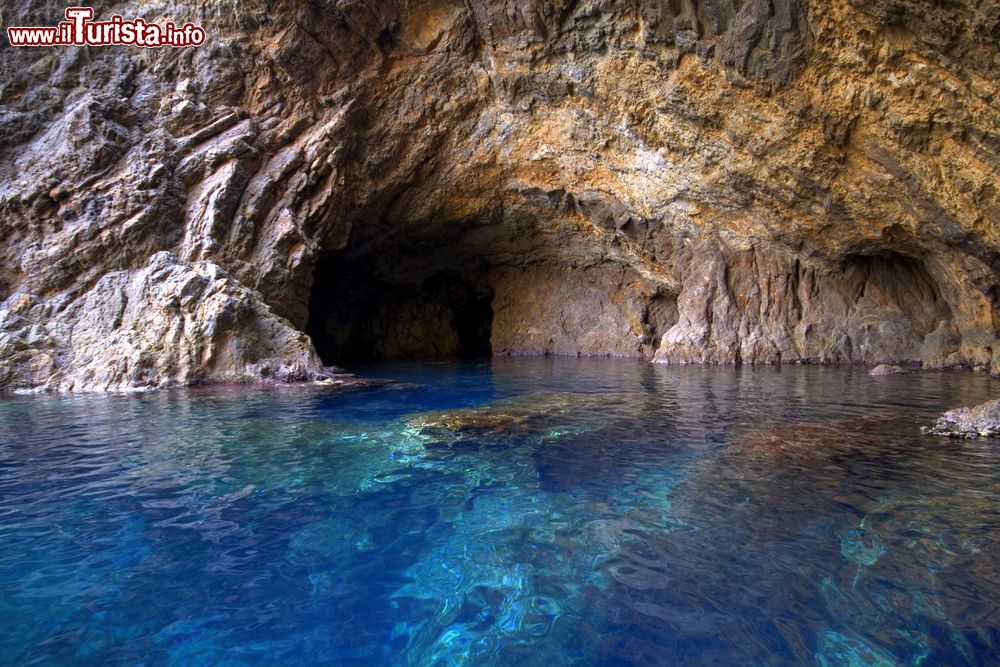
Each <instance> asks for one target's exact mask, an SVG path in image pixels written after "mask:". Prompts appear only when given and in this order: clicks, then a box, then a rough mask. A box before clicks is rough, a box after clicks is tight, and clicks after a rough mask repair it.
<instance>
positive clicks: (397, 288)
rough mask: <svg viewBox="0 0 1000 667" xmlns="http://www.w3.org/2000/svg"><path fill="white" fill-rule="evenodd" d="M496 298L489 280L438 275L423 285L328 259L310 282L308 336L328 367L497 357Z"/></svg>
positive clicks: (367, 265)
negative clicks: (493, 345) (494, 351)
mask: <svg viewBox="0 0 1000 667" xmlns="http://www.w3.org/2000/svg"><path fill="white" fill-rule="evenodd" d="M492 304H493V291H492V289H491V288H490V286H489V283H488V281H487V280H486V279H485V277H482V278H480V277H479V276H478V275H477V276H474V277H472V278H470V277H469V276H467V275H462V274H460V273H459V272H457V271H454V270H441V271H438V272H436V273H434V274H432V275H430V276H429V277H426V278H424V279H422V280H419V281H399V280H396V279H395V277H394V276H386V275H385V273H384V268H383V269H382V270H381V271H380V267H378V266H377V265H376V264H375V263H374V262H372V261H368V260H365V259H355V258H350V257H345V256H343V255H342V254H338V253H331V254H327V255H324V256H322V257H321V258H320V260H319V261H318V263H317V265H316V270H315V273H314V275H313V288H312V293H311V295H310V302H309V324H308V325H307V329H306V331H307V333H308V334H309V336H310V337H311V338H312V340H313V343H314V344H315V346H316V351H317V353H318V354H319V355H320V358H321V359H322V360H323V362H324V363H325V364H328V365H336V366H344V365H350V364H358V363H368V362H378V361H390V360H404V359H421V360H428V359H455V358H457V359H473V358H477V357H483V356H489V355H490V354H491V352H492V348H491V345H490V336H491V333H492V327H493V306H492Z"/></svg>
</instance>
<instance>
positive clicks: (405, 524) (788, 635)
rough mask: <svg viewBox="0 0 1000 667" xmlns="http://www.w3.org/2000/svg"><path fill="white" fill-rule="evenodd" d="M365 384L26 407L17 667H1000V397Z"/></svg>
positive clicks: (580, 367) (13, 646)
mask: <svg viewBox="0 0 1000 667" xmlns="http://www.w3.org/2000/svg"><path fill="white" fill-rule="evenodd" d="M363 371H364V372H365V373H366V374H368V375H369V376H381V377H384V378H387V379H392V380H393V382H391V383H389V384H386V385H384V386H379V387H373V388H367V389H362V390H355V391H334V390H330V389H322V388H315V387H283V388H248V387H239V388H214V389H197V390H186V391H169V392H162V393H157V394H146V395H131V396H74V397H15V398H6V399H2V400H0V663H2V664H10V665H125V664H129V665H132V664H136V665H251V664H262V665H299V666H301V665H313V664H324V665H518V666H519V667H527V666H529V665H542V666H545V667H553V666H554V665H823V666H833V665H837V666H848V665H995V664H1000V442H997V441H989V440H982V441H966V442H960V441H949V440H942V439H936V438H932V437H925V436H922V435H920V434H919V429H918V427H919V426H920V425H923V424H929V423H931V422H932V421H933V419H934V418H935V417H936V416H937V415H938V414H939V413H940V412H942V411H943V410H945V409H949V408H952V407H956V406H959V405H969V404H975V403H978V402H981V401H983V400H986V399H987V398H990V397H991V396H995V395H996V393H997V392H996V390H997V384H996V383H995V382H994V381H991V380H990V379H989V378H987V377H985V376H984V375H981V374H972V373H951V372H940V373H933V372H932V373H922V374H914V375H909V376H897V377H888V378H885V377H877V378H873V377H869V376H868V375H867V374H866V373H865V372H864V370H863V369H850V368H848V369H832V368H815V367H784V368H757V369H751V368H731V367H723V368H713V367H660V366H653V365H649V364H643V363H639V362H630V361H591V360H565V359H511V360H509V359H495V360H487V361H482V362H470V363H435V364H420V365H396V366H379V367H374V368H367V369H363Z"/></svg>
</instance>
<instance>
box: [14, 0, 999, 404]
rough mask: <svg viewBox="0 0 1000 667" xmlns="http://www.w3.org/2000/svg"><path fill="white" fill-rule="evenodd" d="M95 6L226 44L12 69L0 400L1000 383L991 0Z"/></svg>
mask: <svg viewBox="0 0 1000 667" xmlns="http://www.w3.org/2000/svg"><path fill="white" fill-rule="evenodd" d="M63 8H64V5H63V4H60V3H56V2H54V1H52V0H16V1H15V2H11V3H7V4H6V5H5V7H4V26H12V25H13V26H17V25H55V23H56V22H57V21H58V20H60V19H61V18H62V11H63ZM95 12H96V15H97V17H98V18H101V17H105V16H109V15H110V14H112V13H117V14H122V15H125V16H140V17H143V18H145V19H147V20H149V21H160V20H164V19H165V17H171V18H173V19H175V20H178V21H181V22H183V21H193V22H197V23H199V24H201V25H203V26H204V27H205V29H206V31H207V34H208V40H207V42H206V44H204V45H203V46H201V47H197V48H187V49H162V50H161V49H140V48H131V47H99V48H80V47H58V48H34V49H26V48H11V47H9V45H7V44H6V43H5V44H4V45H3V48H2V49H0V237H2V238H3V239H4V244H3V246H2V247H0V388H6V389H26V390H29V389H35V388H45V389H52V390H79V389H107V390H111V389H128V388H136V387H163V386H172V385H180V384H192V383H198V382H212V381H221V380H240V381H253V380H260V379H265V378H268V377H271V378H286V379H304V378H312V377H317V376H320V375H322V374H323V373H324V371H323V367H324V364H332V363H344V362H349V361H353V360H356V356H361V357H364V358H373V359H379V358H392V357H399V356H441V355H453V354H459V355H461V354H478V353H481V352H483V351H487V350H491V351H492V352H494V353H502V354H547V353H548V354H588V355H616V356H633V357H643V358H649V359H655V360H656V361H660V362H664V363H678V362H680V363H687V362H713V363H762V362H767V363H770V362H796V361H812V362H831V363H837V362H865V363H892V362H919V363H922V364H923V365H924V366H925V367H945V366H952V365H962V364H981V365H989V366H991V367H992V370H993V371H994V372H1000V343H998V341H997V330H998V328H1000V224H998V223H1000V197H998V191H997V183H998V182H1000V178H998V177H1000V106H998V104H997V100H998V99H1000V98H998V92H1000V89H998V84H997V83H996V82H997V81H998V80H1000V76H998V74H1000V63H998V57H1000V48H998V47H997V43H998V41H997V38H998V37H1000V4H998V3H997V2H996V1H995V0H985V1H980V2H971V0H968V1H966V2H954V3H947V4H946V5H939V4H928V3H922V2H917V1H916V0H876V1H874V2H864V3H862V2H859V1H857V0H835V1H834V2H819V0H767V1H764V0H723V1H721V2H714V1H713V2H706V1H703V0H697V1H696V0H690V1H688V0H685V1H684V2H670V3H659V2H649V1H648V0H630V1H627V2H611V1H610V0H594V1H591V2H575V1H572V0H555V1H549V0H546V1H545V2H542V1H541V0H520V1H518V2H513V1H511V0H505V1H503V2H485V1H482V0H470V1H467V2H458V1H457V0H428V1H427V2H420V3H408V2H398V1H394V0H390V1H387V2H379V3H371V2H364V1H362V0H333V1H331V2H304V1H303V0H266V1H265V0H249V1H247V2H242V3H200V2H193V1H191V0H158V1H156V2H147V3H136V2H121V3H108V2H96V3H95ZM4 39H6V38H5V37H4ZM330 267H333V269H334V270H331V269H330ZM348 269H349V270H348ZM364 286H369V287H371V286H374V287H371V289H375V288H377V294H378V301H377V308H375V309H373V310H370V311H364V312H363V313H361V314H360V315H359V314H358V313H359V311H358V310H357V308H356V305H357V303H358V302H359V301H358V299H359V297H358V295H359V294H361V295H362V297H363V295H364V294H367V293H369V292H366V291H365V290H367V289H369V287H365V288H364V289H361V288H362V287H364ZM442 286H444V287H442ZM362 300H363V299H362ZM307 332H308V335H307ZM310 338H311V340H310Z"/></svg>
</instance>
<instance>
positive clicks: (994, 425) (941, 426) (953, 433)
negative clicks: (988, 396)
mask: <svg viewBox="0 0 1000 667" xmlns="http://www.w3.org/2000/svg"><path fill="white" fill-rule="evenodd" d="M921 431H923V432H924V433H925V434H928V435H943V436H947V437H950V438H979V437H983V438H986V437H998V436H1000V399H994V400H992V401H987V402H986V403H983V404H981V405H977V406H976V407H974V408H958V409H957V410H949V411H948V412H946V413H944V414H943V415H942V416H941V418H940V419H938V420H937V423H936V424H934V426H930V427H924V428H922V429H921Z"/></svg>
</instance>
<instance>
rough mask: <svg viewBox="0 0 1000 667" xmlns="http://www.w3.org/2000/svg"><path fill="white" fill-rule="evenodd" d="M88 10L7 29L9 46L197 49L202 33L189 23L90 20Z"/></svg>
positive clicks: (73, 9) (90, 10)
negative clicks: (42, 24) (46, 24)
mask: <svg viewBox="0 0 1000 667" xmlns="http://www.w3.org/2000/svg"><path fill="white" fill-rule="evenodd" d="M93 18H94V9H93V8H92V7H68V8H67V9H66V20H65V21H62V22H60V23H59V25H57V26H56V27H54V28H36V27H31V28H29V27H24V28H7V39H9V40H10V45H11V46H142V47H145V48H160V47H164V46H176V47H184V46H201V45H202V44H204V43H205V30H204V29H203V28H202V27H201V26H197V25H194V24H193V23H185V24H184V25H183V26H178V25H176V24H175V23H174V22H173V21H168V22H167V23H164V24H162V25H161V24H159V23H147V22H145V21H143V20H142V19H133V20H126V19H124V18H122V17H121V16H119V15H117V14H116V15H114V16H112V17H111V19H110V20H108V21H91V19H93Z"/></svg>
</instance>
